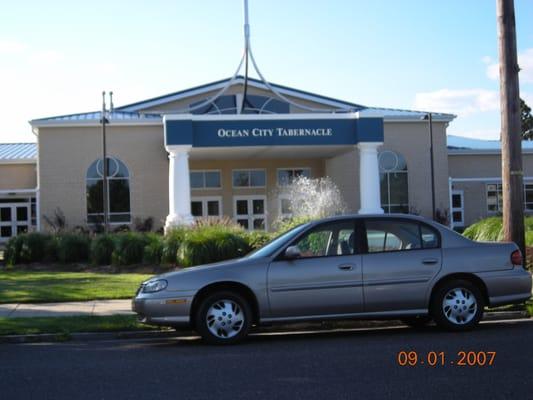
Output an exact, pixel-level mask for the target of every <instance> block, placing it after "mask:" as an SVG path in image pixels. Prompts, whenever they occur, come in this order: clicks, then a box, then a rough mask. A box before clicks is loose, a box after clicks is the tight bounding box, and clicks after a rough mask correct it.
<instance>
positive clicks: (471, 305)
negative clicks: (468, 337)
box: [442, 288, 478, 325]
mask: <svg viewBox="0 0 533 400" xmlns="http://www.w3.org/2000/svg"><path fill="white" fill-rule="evenodd" d="M477 307H478V304H477V300H476V296H475V295H474V294H473V293H472V292H471V291H470V290H468V289H466V288H453V289H451V290H449V291H448V292H447V293H446V295H445V296H444V298H443V300H442V311H443V313H444V316H445V317H446V319H447V320H448V321H450V322H451V323H452V324H455V325H465V324H468V323H469V322H470V321H472V320H473V319H474V317H475V316H476V312H477Z"/></svg>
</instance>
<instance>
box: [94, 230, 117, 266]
mask: <svg viewBox="0 0 533 400" xmlns="http://www.w3.org/2000/svg"><path fill="white" fill-rule="evenodd" d="M114 250H115V240H114V237H113V235H108V234H105V235H97V236H96V237H95V238H94V239H93V240H92V242H91V262H92V263H93V264H95V265H109V264H111V256H112V255H113V251H114Z"/></svg>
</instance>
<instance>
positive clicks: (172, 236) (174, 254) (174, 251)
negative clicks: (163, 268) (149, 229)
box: [161, 227, 187, 265]
mask: <svg viewBox="0 0 533 400" xmlns="http://www.w3.org/2000/svg"><path fill="white" fill-rule="evenodd" d="M186 231H187V229H186V228H184V227H179V228H174V229H171V230H169V231H168V232H167V233H166V234H165V236H164V238H163V248H162V253H161V263H162V264H172V265H175V264H177V262H178V249H179V247H180V244H181V242H182V241H183V238H184V237H185V232H186Z"/></svg>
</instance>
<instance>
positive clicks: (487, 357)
mask: <svg viewBox="0 0 533 400" xmlns="http://www.w3.org/2000/svg"><path fill="white" fill-rule="evenodd" d="M495 359H496V352H495V351H458V352H457V353H455V354H453V355H451V354H447V353H446V352H444V351H429V352H427V353H418V352H416V351H403V350H402V351H400V352H398V354H397V355H396V362H397V363H398V365H399V366H400V367H415V366H419V365H420V366H428V367H444V366H448V365H449V366H457V367H490V366H493V365H494V362H495Z"/></svg>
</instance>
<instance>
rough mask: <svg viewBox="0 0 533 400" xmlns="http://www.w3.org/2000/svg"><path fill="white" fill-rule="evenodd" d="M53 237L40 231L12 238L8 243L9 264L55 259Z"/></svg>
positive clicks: (7, 257) (7, 258)
mask: <svg viewBox="0 0 533 400" xmlns="http://www.w3.org/2000/svg"><path fill="white" fill-rule="evenodd" d="M54 258H55V246H53V237H52V236H50V235H48V234H44V233H38V232H31V233H25V234H21V235H18V236H15V237H13V238H11V239H10V240H9V241H8V242H7V244H6V251H5V260H6V263H7V264H8V265H15V264H21V263H32V262H42V261H53V259H54Z"/></svg>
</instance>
